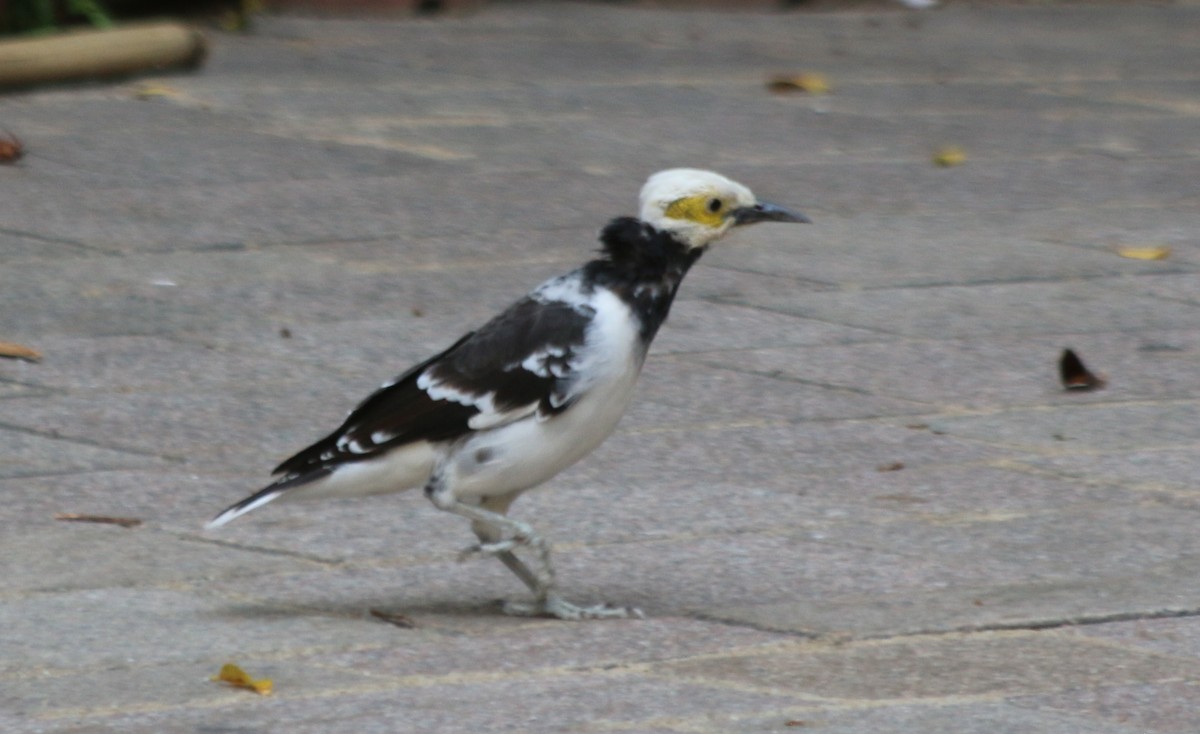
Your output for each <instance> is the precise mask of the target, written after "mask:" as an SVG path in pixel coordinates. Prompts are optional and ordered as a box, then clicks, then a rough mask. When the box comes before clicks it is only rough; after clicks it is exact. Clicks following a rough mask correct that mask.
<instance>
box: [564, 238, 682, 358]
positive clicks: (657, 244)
mask: <svg viewBox="0 0 1200 734" xmlns="http://www.w3.org/2000/svg"><path fill="white" fill-rule="evenodd" d="M600 243H601V245H602V248H601V252H602V257H601V258H600V259H598V260H593V261H592V262H590V263H588V265H587V266H586V269H587V270H588V271H589V275H591V277H592V278H594V279H595V282H596V283H597V284H599V285H603V286H606V287H608V288H610V289H612V290H613V291H614V292H615V293H616V294H617V295H619V296H620V297H621V298H623V299H624V300H625V301H626V302H627V303H629V304H630V305H631V306H632V308H633V311H634V313H635V314H636V315H637V316H638V318H639V319H640V320H641V333H642V338H643V339H644V340H645V341H646V343H647V344H649V342H650V340H651V339H653V338H654V335H655V334H656V333H658V329H659V327H660V326H662V324H663V322H664V321H666V319H667V314H668V313H669V312H670V310H671V303H672V301H674V300H675V293H676V292H677V291H678V290H679V284H680V283H681V282H683V276H684V275H686V274H687V271H688V269H689V268H691V267H692V265H694V264H695V262H696V261H697V260H699V259H700V256H701V255H703V254H704V248H702V247H688V246H687V245H686V244H684V243H682V242H680V241H679V240H677V239H675V237H673V236H672V235H671V234H670V233H669V232H663V231H661V230H658V229H655V228H654V227H652V226H650V225H649V224H646V223H645V222H643V221H641V220H639V219H634V218H633V217H620V218H618V219H614V220H612V221H611V222H609V223H608V226H606V227H605V228H604V229H603V230H602V231H601V232H600Z"/></svg>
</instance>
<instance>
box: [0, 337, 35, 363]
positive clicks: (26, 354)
mask: <svg viewBox="0 0 1200 734" xmlns="http://www.w3.org/2000/svg"><path fill="white" fill-rule="evenodd" d="M0 357H11V358H13V359H24V360H28V361H30V362H37V361H38V360H40V359H41V358H42V353H41V352H39V351H38V350H36V349H30V348H29V347H27V346H25V345H23V344H13V343H12V342H0Z"/></svg>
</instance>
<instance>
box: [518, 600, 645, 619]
mask: <svg viewBox="0 0 1200 734" xmlns="http://www.w3.org/2000/svg"><path fill="white" fill-rule="evenodd" d="M501 609H502V610H503V612H504V613H505V614H508V615H511V616H514V617H555V618H557V619H565V620H568V621H575V620H580V619H645V618H646V615H645V614H643V613H642V610H641V609H638V608H637V607H614V606H612V605H611V604H593V605H591V606H587V607H581V606H578V605H576V604H572V603H571V602H569V601H566V600H565V599H563V598H562V597H560V596H555V595H551V596H548V597H546V598H545V599H544V600H542V601H535V602H513V601H506V602H504V605H503V606H502V607H501Z"/></svg>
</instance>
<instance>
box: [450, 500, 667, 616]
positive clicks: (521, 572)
mask: <svg viewBox="0 0 1200 734" xmlns="http://www.w3.org/2000/svg"><path fill="white" fill-rule="evenodd" d="M428 494H429V498H430V499H431V500H433V503H434V504H435V505H437V507H438V508H439V509H442V510H445V511H447V512H452V513H454V514H456V515H461V516H462V517H465V518H467V519H468V520H470V521H471V527H472V529H473V530H474V531H475V535H476V536H477V537H478V538H479V540H480V541H481V542H480V544H479V545H477V546H472V547H471V548H468V549H467V550H466V551H464V552H463V553H462V554H460V556H459V559H460V560H465V559H466V558H469V557H471V556H473V555H490V556H495V557H496V558H498V559H500V562H501V563H503V564H504V565H505V566H506V567H507V568H508V570H510V571H512V572H513V574H514V575H515V576H516V577H517V578H519V579H521V582H522V583H524V584H525V585H526V586H527V587H529V590H530V591H532V592H533V597H534V600H533V602H532V603H522V602H511V601H509V602H505V603H504V606H503V611H504V613H505V614H511V615H514V616H522V617H557V618H559V619H567V620H577V619H605V618H627V617H637V618H642V617H643V616H644V615H643V614H642V612H641V610H639V609H635V608H633V607H613V606H610V605H608V604H596V605H592V606H587V607H581V606H578V605H575V604H572V603H570V602H568V601H566V600H565V599H563V598H562V597H561V596H559V595H558V592H557V591H555V577H554V564H553V563H551V561H550V545H549V544H548V543H547V542H546V541H545V539H544V538H542V537H541V536H540V535H538V534H536V533H535V532H534V531H533V528H531V527H530V526H529V525H527V524H526V523H523V522H521V521H519V520H513V519H512V518H510V517H507V516H505V515H504V514H502V513H501V512H495V511H493V510H490V509H486V508H484V507H476V506H474V505H468V504H465V503H463V502H461V501H459V500H457V499H452V498H448V497H446V496H445V495H444V494H443V495H442V496H441V497H440V498H439V497H438V493H437V492H436V491H433V492H428ZM439 499H440V501H439ZM512 499H513V498H505V500H504V501H501V502H498V503H493V504H494V505H496V506H497V507H498V509H503V510H507V509H508V505H509V504H511V501H512ZM485 501H486V500H485ZM505 534H508V536H509V537H508V538H507V539H505V538H504V535H505ZM519 545H528V546H532V547H533V548H534V549H535V550H536V551H537V554H538V560H539V561H540V564H539V565H540V566H541V569H540V571H541V572H540V573H537V572H535V571H533V570H532V569H530V568H529V566H528V565H526V564H525V562H524V561H522V560H521V559H520V558H518V557H517V555H516V554H515V553H513V549H514V548H516V547H517V546H519Z"/></svg>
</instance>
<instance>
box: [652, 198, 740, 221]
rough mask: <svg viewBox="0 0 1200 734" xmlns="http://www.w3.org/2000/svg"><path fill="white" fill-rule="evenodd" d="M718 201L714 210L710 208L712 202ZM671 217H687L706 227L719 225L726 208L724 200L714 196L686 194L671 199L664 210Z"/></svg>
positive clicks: (723, 218) (723, 217)
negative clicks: (680, 197) (679, 197)
mask: <svg viewBox="0 0 1200 734" xmlns="http://www.w3.org/2000/svg"><path fill="white" fill-rule="evenodd" d="M714 201H716V202H719V204H720V205H719V206H718V207H717V210H716V211H713V210H712V202H714ZM664 214H666V215H667V216H668V217H670V218H671V219H688V220H691V221H693V222H697V223H699V224H703V225H704V226H706V227H720V226H721V224H722V223H724V221H725V215H726V214H727V210H726V207H725V202H723V201H721V200H720V199H718V198H717V197H715V196H704V195H700V196H688V197H685V198H683V199H676V200H675V201H672V202H671V203H670V204H669V205H668V206H667V210H666V211H665V212H664Z"/></svg>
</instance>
